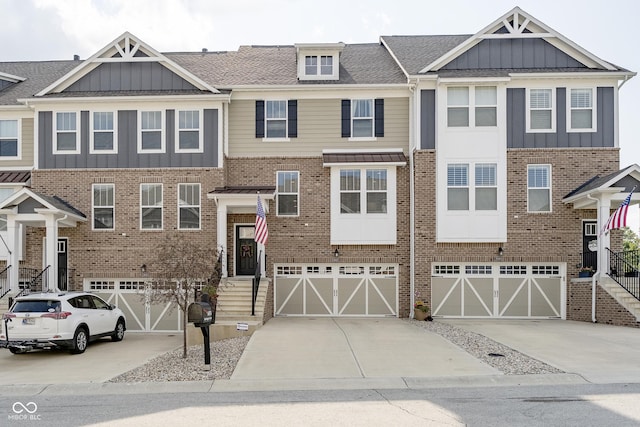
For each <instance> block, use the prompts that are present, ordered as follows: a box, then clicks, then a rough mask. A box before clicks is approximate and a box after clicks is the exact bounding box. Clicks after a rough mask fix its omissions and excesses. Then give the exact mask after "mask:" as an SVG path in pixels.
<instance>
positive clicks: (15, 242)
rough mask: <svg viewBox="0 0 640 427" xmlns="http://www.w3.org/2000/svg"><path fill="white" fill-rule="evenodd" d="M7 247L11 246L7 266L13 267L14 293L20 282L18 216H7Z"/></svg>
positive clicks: (12, 282) (10, 277)
mask: <svg viewBox="0 0 640 427" xmlns="http://www.w3.org/2000/svg"><path fill="white" fill-rule="evenodd" d="M7 240H8V241H7V246H9V251H10V252H11V253H10V254H9V257H8V259H7V264H8V265H10V266H11V268H10V269H9V287H10V288H11V290H13V291H17V290H18V281H19V280H20V245H21V242H20V224H18V222H16V216H15V215H12V214H8V215H7Z"/></svg>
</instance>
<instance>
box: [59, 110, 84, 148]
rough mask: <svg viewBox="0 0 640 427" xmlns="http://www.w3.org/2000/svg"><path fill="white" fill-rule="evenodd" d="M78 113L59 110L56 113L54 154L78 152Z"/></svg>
mask: <svg viewBox="0 0 640 427" xmlns="http://www.w3.org/2000/svg"><path fill="white" fill-rule="evenodd" d="M78 116H79V114H78V113H75V112H64V113H63V112H60V113H56V120H55V130H54V135H55V142H54V153H55V154H78V153H80V144H79V141H78V128H79V127H80V126H79V124H78Z"/></svg>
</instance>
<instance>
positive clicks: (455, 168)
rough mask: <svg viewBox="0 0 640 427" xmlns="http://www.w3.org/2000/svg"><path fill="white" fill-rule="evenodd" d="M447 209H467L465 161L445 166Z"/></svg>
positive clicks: (467, 180) (466, 171)
mask: <svg viewBox="0 0 640 427" xmlns="http://www.w3.org/2000/svg"><path fill="white" fill-rule="evenodd" d="M447 209H448V210H450V211H468V210H469V165H468V164H466V163H452V164H450V165H448V166H447Z"/></svg>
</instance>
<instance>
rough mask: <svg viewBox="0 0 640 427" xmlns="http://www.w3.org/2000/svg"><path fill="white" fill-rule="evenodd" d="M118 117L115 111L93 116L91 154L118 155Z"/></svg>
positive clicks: (96, 113)
mask: <svg viewBox="0 0 640 427" xmlns="http://www.w3.org/2000/svg"><path fill="white" fill-rule="evenodd" d="M115 116H116V115H115V114H114V113H113V111H94V112H93V113H92V114H91V129H92V130H91V150H90V152H91V153H116V152H117V151H118V148H117V144H116V135H115V133H116V132H115V129H116V117H115Z"/></svg>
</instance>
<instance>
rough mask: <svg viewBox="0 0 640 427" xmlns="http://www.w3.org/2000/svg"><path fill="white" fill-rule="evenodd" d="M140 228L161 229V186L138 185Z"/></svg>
mask: <svg viewBox="0 0 640 427" xmlns="http://www.w3.org/2000/svg"><path fill="white" fill-rule="evenodd" d="M140 228H141V229H142V230H161V229H162V184H141V185H140Z"/></svg>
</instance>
